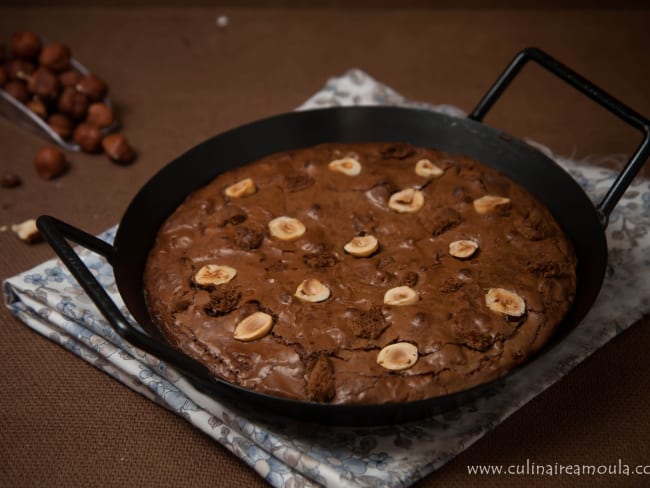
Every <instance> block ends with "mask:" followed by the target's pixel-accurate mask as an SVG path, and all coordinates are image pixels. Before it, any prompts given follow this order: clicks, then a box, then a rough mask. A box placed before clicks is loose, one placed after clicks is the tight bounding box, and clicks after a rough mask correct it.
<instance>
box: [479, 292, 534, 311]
mask: <svg viewBox="0 0 650 488" xmlns="http://www.w3.org/2000/svg"><path fill="white" fill-rule="evenodd" d="M485 304H486V305H487V307H488V308H489V309H490V310H492V311H493V312H496V313H502V314H504V315H508V316H510V317H521V316H522V315H523V314H524V313H526V302H525V301H524V299H523V298H522V297H520V296H519V295H517V294H516V293H515V292H514V291H510V290H506V289H504V288H490V289H489V290H488V292H487V293H486V294H485Z"/></svg>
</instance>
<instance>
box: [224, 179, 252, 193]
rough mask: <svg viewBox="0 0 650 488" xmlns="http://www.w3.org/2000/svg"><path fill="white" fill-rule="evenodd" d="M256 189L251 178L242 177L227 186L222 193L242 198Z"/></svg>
mask: <svg viewBox="0 0 650 488" xmlns="http://www.w3.org/2000/svg"><path fill="white" fill-rule="evenodd" d="M256 191H257V187H256V186H255V182H254V181H253V180H252V179H251V178H244V179H243V180H240V181H238V182H237V183H234V184H232V185H230V186H229V187H227V188H226V189H225V190H224V193H225V194H226V196H227V197H230V198H242V197H246V196H248V195H252V194H253V193H255V192H256Z"/></svg>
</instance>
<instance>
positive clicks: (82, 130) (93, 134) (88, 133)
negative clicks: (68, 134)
mask: <svg viewBox="0 0 650 488" xmlns="http://www.w3.org/2000/svg"><path fill="white" fill-rule="evenodd" d="M72 138H73V140H74V142H76V143H77V144H79V147H80V148H81V150H82V151H84V152H88V153H96V152H99V151H100V150H101V147H102V133H101V132H100V131H99V128H97V127H95V126H94V125H90V124H86V123H85V122H84V123H81V124H79V125H78V126H77V128H76V129H75V130H74V133H73V135H72Z"/></svg>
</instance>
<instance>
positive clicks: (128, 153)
mask: <svg viewBox="0 0 650 488" xmlns="http://www.w3.org/2000/svg"><path fill="white" fill-rule="evenodd" d="M102 147H103V148H104V152H105V153H106V155H107V156H108V157H109V158H110V160H111V161H113V162H115V163H118V164H124V165H126V164H130V163H132V162H133V160H134V159H135V151H134V150H133V148H132V147H131V146H130V145H129V141H127V139H126V137H124V135H122V134H110V135H107V136H106V137H104V140H103V141H102Z"/></svg>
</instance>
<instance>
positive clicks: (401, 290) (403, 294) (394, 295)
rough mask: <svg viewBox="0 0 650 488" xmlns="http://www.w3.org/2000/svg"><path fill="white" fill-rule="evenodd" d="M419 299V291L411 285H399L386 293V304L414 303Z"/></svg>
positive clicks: (401, 304)
mask: <svg viewBox="0 0 650 488" xmlns="http://www.w3.org/2000/svg"><path fill="white" fill-rule="evenodd" d="M418 300H420V296H419V295H418V292H417V291H415V290H414V289H413V288H411V287H410V286H397V287H395V288H391V289H390V290H388V291H387V292H386V293H385V294H384V303H385V304H386V305H397V306H403V305H413V304H414V303H417V302H418Z"/></svg>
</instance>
